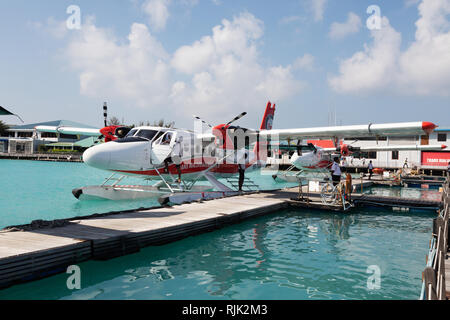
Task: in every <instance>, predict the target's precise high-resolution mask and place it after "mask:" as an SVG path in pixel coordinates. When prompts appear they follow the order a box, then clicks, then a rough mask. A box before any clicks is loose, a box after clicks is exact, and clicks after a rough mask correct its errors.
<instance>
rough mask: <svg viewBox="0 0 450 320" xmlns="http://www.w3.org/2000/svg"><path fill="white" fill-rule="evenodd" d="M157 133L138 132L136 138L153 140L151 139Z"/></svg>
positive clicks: (149, 131) (150, 131) (153, 131)
mask: <svg viewBox="0 0 450 320" xmlns="http://www.w3.org/2000/svg"><path fill="white" fill-rule="evenodd" d="M157 133H158V131H156V130H139V132H138V133H136V137H142V138H145V139H148V140H153V138H154V137H155V136H156V134H157Z"/></svg>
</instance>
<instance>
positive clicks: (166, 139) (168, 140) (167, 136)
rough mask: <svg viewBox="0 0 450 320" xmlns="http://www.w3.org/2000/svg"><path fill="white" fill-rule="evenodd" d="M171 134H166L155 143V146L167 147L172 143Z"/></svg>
mask: <svg viewBox="0 0 450 320" xmlns="http://www.w3.org/2000/svg"><path fill="white" fill-rule="evenodd" d="M172 138H173V132H166V134H164V135H163V136H162V137H161V138H159V139H158V141H157V142H156V143H157V144H160V145H164V146H168V145H170V143H171V142H172Z"/></svg>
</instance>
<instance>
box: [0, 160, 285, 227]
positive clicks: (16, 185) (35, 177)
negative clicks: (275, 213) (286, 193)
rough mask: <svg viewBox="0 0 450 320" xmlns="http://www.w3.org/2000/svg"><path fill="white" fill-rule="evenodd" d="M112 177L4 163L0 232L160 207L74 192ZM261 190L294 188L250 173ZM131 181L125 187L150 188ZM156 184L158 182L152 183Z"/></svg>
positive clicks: (70, 166) (68, 166) (76, 167)
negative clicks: (35, 223)
mask: <svg viewBox="0 0 450 320" xmlns="http://www.w3.org/2000/svg"><path fill="white" fill-rule="evenodd" d="M109 176H110V173H108V172H105V171H101V170H97V169H93V168H90V167H88V166H86V165H85V164H83V163H57V162H56V163H55V162H37V161H15V160H0V177H1V181H2V186H1V188H0V210H1V212H0V229H2V228H5V227H8V226H12V225H22V224H28V223H30V222H32V221H34V220H39V219H43V220H55V219H63V218H72V217H80V216H87V215H91V214H94V213H105V212H110V211H120V210H131V209H138V208H149V207H153V206H159V203H158V201H157V199H145V200H133V201H130V200H126V201H106V200H105V201H103V200H98V201H78V200H77V199H75V197H74V196H73V195H72V189H75V188H79V187H84V186H88V185H100V184H102V183H103V182H104V181H105V178H107V177H109ZM248 177H250V178H253V179H255V180H257V181H258V183H259V185H260V186H261V189H265V190H270V189H275V188H280V187H283V186H292V185H293V184H286V183H284V184H282V183H276V182H275V181H274V180H273V179H272V177H271V175H269V174H267V175H262V176H261V175H260V174H259V173H258V172H251V173H248ZM146 183H147V182H144V181H143V180H140V179H136V178H127V179H125V180H123V181H122V184H146ZM152 183H154V182H152Z"/></svg>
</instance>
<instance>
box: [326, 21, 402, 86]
mask: <svg viewBox="0 0 450 320" xmlns="http://www.w3.org/2000/svg"><path fill="white" fill-rule="evenodd" d="M371 37H372V38H373V44H372V45H371V46H367V45H366V46H365V50H364V51H360V52H357V53H355V54H354V55H353V57H351V58H350V59H347V60H345V61H343V62H342V63H341V65H340V68H339V71H340V75H339V76H333V77H330V78H329V83H330V85H331V87H332V88H333V89H334V90H336V91H338V92H361V91H366V90H372V89H378V88H381V87H384V86H386V85H387V84H388V82H390V81H392V76H393V73H392V71H393V69H395V66H396V59H397V56H398V53H399V50H400V44H401V35H400V33H398V32H397V31H395V30H394V29H393V28H392V27H391V26H390V24H389V20H388V19H387V18H386V17H383V18H382V28H381V30H373V31H371Z"/></svg>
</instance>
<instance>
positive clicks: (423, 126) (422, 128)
mask: <svg viewBox="0 0 450 320" xmlns="http://www.w3.org/2000/svg"><path fill="white" fill-rule="evenodd" d="M436 128H437V125H435V124H434V123H431V122H405V123H389V124H369V125H356V126H340V127H322V128H305V129H277V130H262V131H261V132H260V133H259V135H260V136H262V137H264V136H265V137H267V138H271V139H272V140H289V139H290V140H300V139H308V138H340V139H342V138H349V137H358V138H361V137H376V136H405V135H424V134H429V133H431V132H432V131H433V130H434V129H436Z"/></svg>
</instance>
